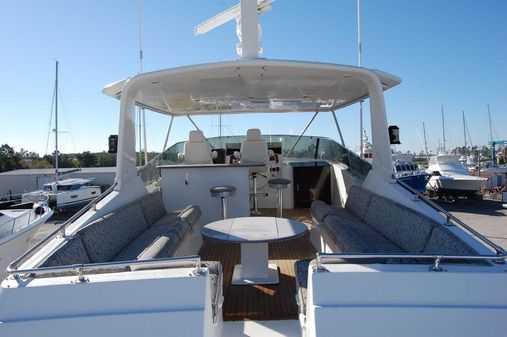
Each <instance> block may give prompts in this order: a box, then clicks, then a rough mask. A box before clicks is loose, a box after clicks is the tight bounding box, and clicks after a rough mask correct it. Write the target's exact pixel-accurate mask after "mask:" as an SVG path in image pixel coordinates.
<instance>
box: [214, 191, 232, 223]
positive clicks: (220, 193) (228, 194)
mask: <svg viewBox="0 0 507 337" xmlns="http://www.w3.org/2000/svg"><path fill="white" fill-rule="evenodd" d="M209 191H210V193H211V197H212V198H221V199H222V219H227V200H226V198H228V197H232V196H234V195H236V187H234V186H229V185H219V186H213V187H212V188H210V189H209Z"/></svg>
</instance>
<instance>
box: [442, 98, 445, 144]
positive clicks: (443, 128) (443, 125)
mask: <svg viewBox="0 0 507 337" xmlns="http://www.w3.org/2000/svg"><path fill="white" fill-rule="evenodd" d="M441 108H442V136H443V137H444V147H443V151H444V152H445V122H444V106H443V105H442V106H441Z"/></svg>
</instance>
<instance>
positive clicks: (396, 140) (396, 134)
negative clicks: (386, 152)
mask: <svg viewBox="0 0 507 337" xmlns="http://www.w3.org/2000/svg"><path fill="white" fill-rule="evenodd" d="M389 141H390V142H391V144H401V143H400V128H399V127H397V126H396V125H391V126H389Z"/></svg>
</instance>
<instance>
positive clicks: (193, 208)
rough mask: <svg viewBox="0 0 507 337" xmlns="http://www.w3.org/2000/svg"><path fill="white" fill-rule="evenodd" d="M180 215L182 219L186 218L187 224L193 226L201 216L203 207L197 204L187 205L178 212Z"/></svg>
mask: <svg viewBox="0 0 507 337" xmlns="http://www.w3.org/2000/svg"><path fill="white" fill-rule="evenodd" d="M178 217H179V218H180V219H181V220H184V221H185V222H186V223H187V225H189V226H190V227H193V226H194V225H195V224H196V223H197V221H199V218H200V217H201V208H200V207H199V206H197V205H190V206H187V207H185V208H184V209H183V210H181V212H180V213H179V214H178Z"/></svg>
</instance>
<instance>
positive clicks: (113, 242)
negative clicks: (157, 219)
mask: <svg viewBox="0 0 507 337" xmlns="http://www.w3.org/2000/svg"><path fill="white" fill-rule="evenodd" d="M147 228H148V224H147V223H146V220H145V219H144V215H143V212H142V210H141V206H140V204H139V203H138V202H134V203H132V204H129V205H127V206H126V207H123V208H121V209H119V210H117V211H115V212H114V213H111V214H108V215H106V216H104V217H102V218H100V219H97V220H95V221H94V222H92V223H91V224H89V225H88V226H86V227H85V228H83V229H82V230H81V231H79V235H80V236H81V238H82V239H83V244H84V246H85V248H86V250H87V251H88V254H89V256H90V259H91V260H92V262H94V263H96V262H107V261H110V260H111V259H112V258H113V256H115V255H116V254H118V253H119V252H120V251H121V250H122V249H123V248H125V247H126V246H127V245H128V244H129V243H130V242H131V241H132V240H134V239H135V238H136V237H137V236H139V235H140V234H141V233H142V232H143V231H145V230H146V229H147Z"/></svg>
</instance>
